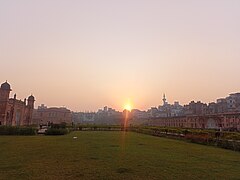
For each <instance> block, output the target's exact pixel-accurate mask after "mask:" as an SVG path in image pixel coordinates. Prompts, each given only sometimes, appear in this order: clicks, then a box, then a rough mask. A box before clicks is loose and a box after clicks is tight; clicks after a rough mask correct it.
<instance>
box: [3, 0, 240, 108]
mask: <svg viewBox="0 0 240 180" xmlns="http://www.w3.org/2000/svg"><path fill="white" fill-rule="evenodd" d="M239 7H240V2H239V1H237V0H232V1H227V0H222V1H217V0H212V1H211V2H210V1H201V2H199V1H190V0H184V1H181V2H179V1H177V0H175V1H174V0H172V1H161V2H160V1H153V0H152V1H144V0H143V1H136V0H134V1H131V2H129V1H121V2H120V1H118V2H117V1H110V0H105V1H104V2H102V1H101V2H99V1H96V0H95V1H94V0H91V1H71V2H69V1H51V2H48V1H36V2H32V1H29V0H23V1H21V2H20V1H11V2H10V1H3V0H0V27H1V28H0V59H1V67H2V68H1V71H0V76H1V82H4V81H5V80H8V82H9V83H10V84H11V86H12V89H13V92H12V93H11V96H13V93H15V92H17V97H19V98H22V99H23V98H24V97H25V96H27V95H30V94H33V95H34V96H35V97H36V105H40V104H42V103H44V104H46V105H48V106H66V107H68V108H70V109H71V110H73V111H84V110H90V111H97V110H98V109H99V108H101V107H103V106H105V105H107V106H109V107H113V108H115V109H117V110H120V111H121V110H122V109H123V108H124V106H125V105H126V104H132V108H136V109H142V110H145V109H148V108H149V107H151V106H158V105H159V104H161V103H162V95H163V94H164V93H166V95H167V98H168V101H169V102H170V103H173V102H174V101H179V102H180V103H181V104H187V103H189V102H190V101H192V100H195V101H198V100H200V101H202V102H205V103H209V102H213V101H215V100H216V99H218V98H221V97H226V96H227V95H228V94H230V93H235V92H239V91H240V85H239V83H237V81H236V80H235V79H236V78H237V77H239V75H240V71H239V70H238V69H239V68H238V67H239V66H240V61H239V59H240V44H239V42H240V33H239V32H240V21H239V19H240V11H239Z"/></svg>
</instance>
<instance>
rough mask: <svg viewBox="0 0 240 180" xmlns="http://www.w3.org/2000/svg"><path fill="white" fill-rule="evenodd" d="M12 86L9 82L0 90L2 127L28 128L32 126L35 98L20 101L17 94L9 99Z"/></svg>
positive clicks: (0, 119)
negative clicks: (27, 126)
mask: <svg viewBox="0 0 240 180" xmlns="http://www.w3.org/2000/svg"><path fill="white" fill-rule="evenodd" d="M11 91H12V90H11V86H10V84H8V82H5V83H3V84H2V85H1V88H0V125H9V126H26V125H30V124H32V114H33V109H34V102H35V98H34V97H33V96H29V97H28V99H24V101H21V100H18V99H17V96H16V94H15V95H14V97H13V98H9V94H10V92H11Z"/></svg>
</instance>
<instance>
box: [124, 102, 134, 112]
mask: <svg viewBox="0 0 240 180" xmlns="http://www.w3.org/2000/svg"><path fill="white" fill-rule="evenodd" d="M124 109H126V110H128V111H131V110H132V106H131V104H126V105H125V106H124Z"/></svg>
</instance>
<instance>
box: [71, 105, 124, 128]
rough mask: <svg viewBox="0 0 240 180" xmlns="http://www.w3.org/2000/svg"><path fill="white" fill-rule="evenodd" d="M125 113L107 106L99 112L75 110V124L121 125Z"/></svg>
mask: <svg viewBox="0 0 240 180" xmlns="http://www.w3.org/2000/svg"><path fill="white" fill-rule="evenodd" d="M122 119H123V113H122V112H119V111H116V110H115V109H112V108H108V107H107V106H105V107H104V108H103V109H99V110H98V111H97V112H74V113H73V122H74V123H75V124H80V123H82V124H105V125H119V124H121V123H122Z"/></svg>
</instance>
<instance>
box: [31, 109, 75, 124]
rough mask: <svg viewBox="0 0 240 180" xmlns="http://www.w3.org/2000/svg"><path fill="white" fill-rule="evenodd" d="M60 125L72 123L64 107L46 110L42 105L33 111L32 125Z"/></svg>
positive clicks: (69, 114) (68, 111)
mask: <svg viewBox="0 0 240 180" xmlns="http://www.w3.org/2000/svg"><path fill="white" fill-rule="evenodd" d="M47 123H54V124H61V123H67V124H71V123H72V113H71V111H70V110H69V109H67V108H64V107H60V108H57V107H51V108H48V107H46V106H44V105H41V106H39V107H38V109H36V110H34V113H33V124H35V125H40V124H47Z"/></svg>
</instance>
